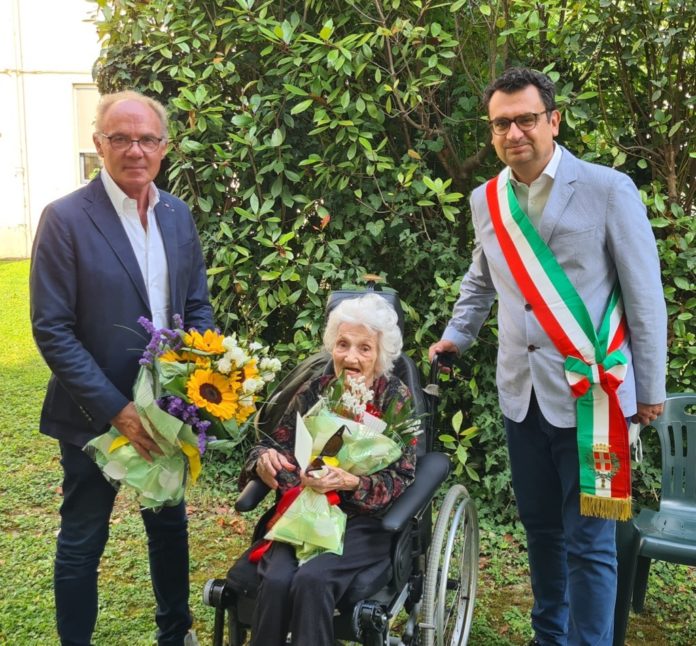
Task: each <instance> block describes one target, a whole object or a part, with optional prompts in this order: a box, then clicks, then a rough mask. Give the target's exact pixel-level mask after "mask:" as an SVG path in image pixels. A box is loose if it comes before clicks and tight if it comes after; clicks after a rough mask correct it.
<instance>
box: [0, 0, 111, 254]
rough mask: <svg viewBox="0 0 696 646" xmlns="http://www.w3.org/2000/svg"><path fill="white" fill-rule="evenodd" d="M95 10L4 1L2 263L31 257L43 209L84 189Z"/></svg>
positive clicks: (60, 2)
mask: <svg viewBox="0 0 696 646" xmlns="http://www.w3.org/2000/svg"><path fill="white" fill-rule="evenodd" d="M94 7H95V5H94V4H93V3H90V2H88V1H87V0H0V97H2V101H0V181H1V184H2V199H0V258H25V257H28V256H29V255H30V253H31V243H32V239H33V235H34V232H35V231H36V227H37V225H38V221H39V217H40V216H41V211H42V210H43V207H44V206H45V205H46V204H47V203H48V202H50V201H51V200H54V199H56V198H58V197H60V196H61V195H65V194H66V193H69V192H70V191H72V190H75V189H76V188H78V187H79V186H80V184H81V171H80V168H81V167H80V151H81V150H82V151H83V152H93V149H91V150H90V151H87V150H86V149H85V142H84V139H85V135H84V131H85V128H86V129H87V130H88V132H90V133H91V120H92V118H93V115H94V105H95V104H96V100H97V92H96V87H95V86H94V84H93V82H92V66H93V64H94V61H95V60H96V58H97V56H98V55H99V43H98V41H97V33H96V28H95V26H94V24H92V23H91V22H89V19H90V14H91V13H92V12H93V11H94ZM85 113H86V114H85ZM85 121H87V123H85Z"/></svg>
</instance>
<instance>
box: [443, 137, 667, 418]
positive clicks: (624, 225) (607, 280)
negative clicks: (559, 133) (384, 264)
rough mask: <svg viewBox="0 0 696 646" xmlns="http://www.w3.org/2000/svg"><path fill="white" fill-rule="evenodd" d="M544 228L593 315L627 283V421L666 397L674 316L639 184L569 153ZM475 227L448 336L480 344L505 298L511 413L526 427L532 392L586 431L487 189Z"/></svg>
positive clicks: (464, 344) (501, 379)
mask: <svg viewBox="0 0 696 646" xmlns="http://www.w3.org/2000/svg"><path fill="white" fill-rule="evenodd" d="M561 150H562V156H561V161H560V164H559V166H558V170H557V172H556V176H555V179H554V182H553V187H552V189H551V193H550V195H549V199H548V202H547V204H546V207H545V208H544V211H543V213H542V216H541V220H540V221H539V227H538V231H539V234H540V235H541V237H542V239H543V240H544V241H545V242H546V244H548V245H549V247H550V249H551V250H552V251H553V253H554V254H555V256H556V259H557V260H558V262H559V263H560V265H561V266H562V267H563V269H564V270H565V272H566V274H567V276H568V278H569V279H570V281H571V282H572V283H573V285H574V287H575V289H576V290H577V292H578V294H579V295H580V297H581V298H582V299H583V301H584V302H585V306H586V307H587V310H588V312H589V314H590V316H591V317H592V320H593V322H594V324H595V328H597V327H599V324H600V322H601V320H602V317H603V316H604V312H605V310H606V306H607V302H608V299H609V294H610V293H611V290H612V287H613V285H614V283H615V282H616V280H617V278H618V280H619V282H620V284H621V290H622V293H623V301H624V309H625V312H626V319H627V321H628V327H629V330H630V340H629V341H627V342H626V343H625V344H624V345H623V346H622V350H623V352H624V354H625V355H626V357H627V358H628V372H627V374H626V378H625V380H624V382H623V384H622V385H621V386H620V388H619V398H620V400H621V405H622V409H623V412H624V415H626V416H630V415H633V414H634V413H635V412H636V402H637V401H639V402H642V403H646V404H656V403H660V402H662V401H664V399H665V367H666V355H667V345H666V340H667V313H666V308H665V301H664V295H663V291H662V284H661V278H660V264H659V259H658V255H657V248H656V245H655V238H654V236H653V233H652V229H651V227H650V223H649V222H648V219H647V217H646V210H645V206H644V205H643V203H642V202H641V199H640V196H639V194H638V191H637V190H636V187H635V185H634V184H633V182H632V181H631V180H630V179H629V178H628V177H627V176H626V175H624V174H623V173H620V172H618V171H616V170H613V169H611V168H607V167H605V166H600V165H597V164H590V163H587V162H584V161H581V160H579V159H577V158H576V157H574V156H573V155H572V154H571V153H570V152H568V151H567V150H566V149H565V148H562V149H561ZM471 213H472V218H473V223H474V230H475V235H476V238H475V245H474V250H473V255H472V263H471V266H470V267H469V270H468V271H467V273H466V274H465V276H464V278H463V280H462V284H461V288H460V295H459V299H458V301H457V303H456V304H455V306H454V310H453V314H452V318H451V320H450V322H449V324H448V326H447V329H446V330H445V333H444V334H443V338H444V339H449V340H451V341H453V342H454V343H455V344H456V345H457V346H458V347H459V349H460V351H461V350H465V349H466V348H468V347H469V346H470V345H471V344H472V343H473V342H474V340H475V339H476V337H477V335H478V333H479V330H480V328H481V326H482V325H483V323H484V321H485V319H486V318H487V316H488V314H489V312H490V308H491V306H492V305H493V302H494V300H495V297H496V295H497V297H498V333H499V347H498V364H497V374H496V380H497V385H498V395H499V398H500V406H501V409H502V412H503V414H504V415H505V416H506V417H508V418H509V419H512V420H513V421H516V422H520V421H522V420H523V419H524V418H525V416H526V413H527V409H528V407H529V401H530V396H531V392H532V388H533V389H534V392H535V394H536V397H537V399H538V401H539V406H540V408H541V411H542V413H543V414H544V417H545V418H546V419H547V420H548V421H549V422H550V423H551V424H553V425H554V426H560V427H573V426H576V413H575V400H574V398H573V397H572V395H571V392H570V388H569V386H568V383H567V381H566V379H565V374H564V370H563V361H564V357H562V356H561V354H560V353H559V352H558V351H557V350H556V348H555V346H554V345H553V343H552V342H551V340H550V339H549V338H548V336H547V335H546V333H545V332H544V330H543V329H542V327H541V326H540V325H539V322H538V321H537V318H536V316H535V315H534V312H532V311H530V310H529V309H528V308H527V309H526V308H525V305H526V303H525V300H524V298H523V297H522V294H521V293H520V291H519V288H518V287H517V283H516V282H515V279H514V278H513V277H512V274H511V273H510V270H509V268H508V265H507V262H506V261H505V258H504V257H503V254H502V251H501V249H500V246H499V244H498V241H497V238H496V236H495V233H494V231H493V224H492V222H491V219H490V215H489V211H488V206H487V203H486V197H485V188H484V186H483V185H482V186H479V187H478V188H476V189H475V190H474V192H473V193H472V195H471Z"/></svg>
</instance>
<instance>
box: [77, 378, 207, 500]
mask: <svg viewBox="0 0 696 646" xmlns="http://www.w3.org/2000/svg"><path fill="white" fill-rule="evenodd" d="M133 401H134V403H135V407H136V410H137V411H138V414H139V416H140V420H141V421H142V424H143V426H144V428H145V430H146V431H147V432H148V433H149V434H150V436H151V437H152V439H153V440H154V441H155V442H156V443H157V446H159V447H160V449H161V450H162V453H163V455H153V456H152V458H153V460H152V462H147V461H146V460H145V459H143V458H142V457H141V456H140V454H139V453H138V452H137V451H136V450H135V449H134V448H133V446H132V445H131V444H123V445H121V446H119V447H118V448H116V449H113V450H111V447H112V444H113V442H114V440H118V439H119V438H121V437H122V435H121V434H120V433H119V432H118V431H117V430H116V429H115V428H114V427H113V426H112V427H111V428H110V429H109V431H107V432H106V433H104V434H103V435H100V436H99V437H96V438H94V439H93V440H91V441H90V442H88V443H87V445H86V446H85V447H84V449H83V450H84V451H85V452H86V453H87V454H88V455H89V456H90V457H91V458H92V459H93V460H94V461H95V462H96V463H97V465H98V466H99V468H100V469H101V470H102V472H103V473H104V476H105V477H106V478H107V480H109V481H110V482H111V483H112V484H113V485H114V486H115V487H116V488H118V487H119V486H120V485H122V484H125V485H126V486H128V487H130V488H131V489H134V490H135V491H136V493H137V498H138V502H139V504H140V506H141V507H143V508H147V509H155V510H157V509H160V508H162V507H168V506H174V505H177V504H179V503H180V502H181V501H182V500H183V498H184V492H185V489H186V483H187V480H188V476H189V470H190V469H191V467H194V468H195V467H196V466H197V465H199V464H200V462H199V458H198V457H197V453H198V448H197V438H196V435H195V433H194V432H193V429H192V428H191V426H189V425H188V424H185V423H184V422H182V421H181V420H179V419H177V418H176V417H174V416H172V415H170V414H169V413H167V412H165V411H163V410H162V409H161V408H160V407H159V406H158V405H157V403H156V402H155V391H154V386H153V376H152V371H151V369H150V368H148V367H146V366H143V367H142V368H141V369H140V372H139V373H138V377H137V379H136V382H135V385H134V387H133ZM182 445H187V448H188V447H191V449H189V452H190V453H192V454H193V453H194V452H195V455H194V457H193V461H194V462H195V465H194V464H191V465H190V464H189V459H188V458H187V456H186V454H185V453H184V451H183V450H182ZM194 473H195V471H194ZM196 475H197V473H196Z"/></svg>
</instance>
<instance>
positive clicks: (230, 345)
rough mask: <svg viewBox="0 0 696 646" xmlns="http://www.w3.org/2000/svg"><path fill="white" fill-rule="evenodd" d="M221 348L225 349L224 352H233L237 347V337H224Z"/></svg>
mask: <svg viewBox="0 0 696 646" xmlns="http://www.w3.org/2000/svg"><path fill="white" fill-rule="evenodd" d="M222 347H223V348H225V350H233V349H234V348H236V347H237V336H236V335H235V334H233V335H232V336H226V337H225V338H224V339H223V340H222Z"/></svg>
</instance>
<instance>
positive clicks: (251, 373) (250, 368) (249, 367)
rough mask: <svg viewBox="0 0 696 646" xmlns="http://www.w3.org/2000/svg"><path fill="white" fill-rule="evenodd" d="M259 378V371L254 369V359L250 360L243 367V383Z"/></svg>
mask: <svg viewBox="0 0 696 646" xmlns="http://www.w3.org/2000/svg"><path fill="white" fill-rule="evenodd" d="M258 376H259V369H258V368H257V367H256V359H251V360H250V361H248V362H247V364H246V365H245V366H244V381H246V380H247V379H255V378H256V377H258Z"/></svg>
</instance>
